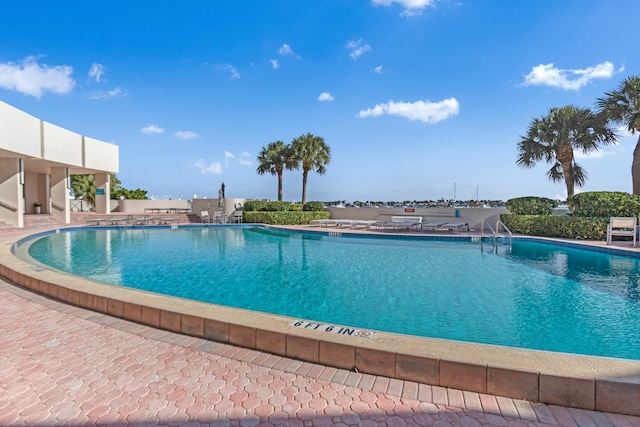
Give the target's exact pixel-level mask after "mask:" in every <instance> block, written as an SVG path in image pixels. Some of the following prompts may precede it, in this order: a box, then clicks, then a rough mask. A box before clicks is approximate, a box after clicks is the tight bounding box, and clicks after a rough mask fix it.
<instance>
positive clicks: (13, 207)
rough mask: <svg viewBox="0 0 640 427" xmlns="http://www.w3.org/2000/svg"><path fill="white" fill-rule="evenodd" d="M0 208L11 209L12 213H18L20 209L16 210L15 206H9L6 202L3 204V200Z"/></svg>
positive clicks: (0, 202) (0, 201)
mask: <svg viewBox="0 0 640 427" xmlns="http://www.w3.org/2000/svg"><path fill="white" fill-rule="evenodd" d="M0 207H3V208H5V209H9V210H10V211H11V212H17V211H18V208H16V207H15V206H12V205H9V204H7V203H5V202H3V201H2V200H0Z"/></svg>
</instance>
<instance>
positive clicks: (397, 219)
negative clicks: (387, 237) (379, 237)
mask: <svg viewBox="0 0 640 427" xmlns="http://www.w3.org/2000/svg"><path fill="white" fill-rule="evenodd" d="M421 224H422V217H421V216H392V217H391V221H386V222H383V223H382V228H384V229H385V230H386V229H388V228H389V229H392V230H396V231H398V230H399V229H401V228H406V229H408V230H411V229H413V228H418V227H420V225H421Z"/></svg>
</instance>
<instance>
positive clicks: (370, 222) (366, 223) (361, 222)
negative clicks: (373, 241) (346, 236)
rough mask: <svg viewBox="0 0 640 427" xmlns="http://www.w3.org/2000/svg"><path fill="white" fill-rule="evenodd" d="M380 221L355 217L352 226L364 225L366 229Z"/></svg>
mask: <svg viewBox="0 0 640 427" xmlns="http://www.w3.org/2000/svg"><path fill="white" fill-rule="evenodd" d="M379 223H380V221H375V220H366V219H354V220H353V221H351V228H357V227H358V226H363V227H365V228H366V229H370V228H371V227H372V226H374V225H376V224H379Z"/></svg>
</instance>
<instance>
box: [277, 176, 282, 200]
mask: <svg viewBox="0 0 640 427" xmlns="http://www.w3.org/2000/svg"><path fill="white" fill-rule="evenodd" d="M278 201H279V202H281V201H282V171H278Z"/></svg>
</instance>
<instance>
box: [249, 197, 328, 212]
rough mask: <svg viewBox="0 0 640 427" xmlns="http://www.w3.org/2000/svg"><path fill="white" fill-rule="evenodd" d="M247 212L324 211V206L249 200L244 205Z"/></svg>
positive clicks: (313, 203)
mask: <svg viewBox="0 0 640 427" xmlns="http://www.w3.org/2000/svg"><path fill="white" fill-rule="evenodd" d="M244 210H245V211H257V212H298V211H323V210H324V206H323V204H322V203H320V202H307V203H305V204H304V205H302V204H299V203H290V202H282V201H276V202H266V201H263V200H248V201H247V202H246V203H245V204H244Z"/></svg>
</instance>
